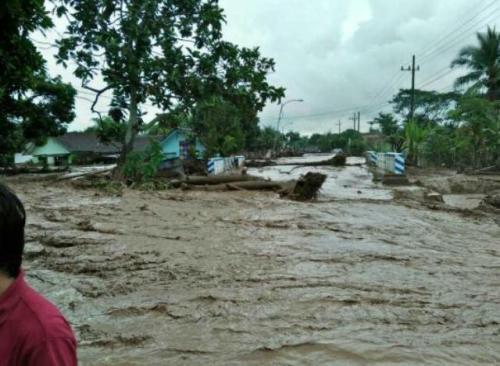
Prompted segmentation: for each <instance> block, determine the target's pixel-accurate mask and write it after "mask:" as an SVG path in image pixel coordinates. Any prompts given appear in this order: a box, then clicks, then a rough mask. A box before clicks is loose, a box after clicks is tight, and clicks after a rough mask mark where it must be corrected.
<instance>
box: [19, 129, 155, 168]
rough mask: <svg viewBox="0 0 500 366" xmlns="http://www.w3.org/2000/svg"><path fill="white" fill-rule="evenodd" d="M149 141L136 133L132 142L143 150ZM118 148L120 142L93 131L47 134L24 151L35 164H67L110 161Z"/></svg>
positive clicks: (117, 153)
mask: <svg viewBox="0 0 500 366" xmlns="http://www.w3.org/2000/svg"><path fill="white" fill-rule="evenodd" d="M148 144H149V137H148V136H138V137H137V138H136V140H135V142H134V150H135V151H144V149H145V148H146V146H147V145H148ZM120 151H121V145H120V144H118V143H102V142H101V141H100V140H99V138H98V137H97V135H96V133H95V132H69V133H67V134H64V135H62V136H58V137H49V138H47V140H46V142H45V144H43V145H40V146H34V145H30V146H28V148H27V151H26V152H25V153H24V154H25V155H30V156H32V159H31V161H32V162H33V163H35V164H45V165H48V166H67V165H71V164H91V163H99V162H100V163H110V162H113V161H116V159H117V158H118V156H119V155H120ZM24 160H26V159H24Z"/></svg>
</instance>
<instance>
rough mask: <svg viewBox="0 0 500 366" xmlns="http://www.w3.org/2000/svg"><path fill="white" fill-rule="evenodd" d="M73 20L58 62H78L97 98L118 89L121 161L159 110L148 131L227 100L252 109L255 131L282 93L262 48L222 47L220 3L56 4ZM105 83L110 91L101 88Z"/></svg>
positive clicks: (103, 0)
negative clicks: (150, 109) (150, 108)
mask: <svg viewBox="0 0 500 366" xmlns="http://www.w3.org/2000/svg"><path fill="white" fill-rule="evenodd" d="M54 1H56V2H57V3H58V4H59V7H58V8H57V12H58V13H59V14H60V15H64V16H66V17H67V18H68V21H69V26H68V28H67V31H66V33H65V34H66V37H65V38H64V39H62V40H60V41H59V46H60V49H59V54H58V56H59V61H60V62H62V63H66V61H67V60H69V59H72V60H74V61H75V62H76V64H77V65H78V66H77V67H76V69H75V74H76V76H78V77H79V78H81V80H82V86H83V87H84V88H86V89H89V90H92V91H94V92H95V93H96V97H95V102H94V104H93V106H92V109H93V110H95V105H96V104H97V101H98V99H99V97H100V96H101V95H102V93H104V92H106V91H108V90H112V91H113V102H112V105H113V106H114V107H115V108H121V109H122V111H123V112H124V113H123V115H124V116H125V118H126V133H125V139H124V141H123V151H122V156H121V161H124V160H125V158H126V156H127V154H128V153H129V152H130V151H131V149H132V146H133V141H134V138H135V136H136V135H137V133H139V132H140V131H141V129H142V128H143V126H141V124H142V120H143V119H146V118H143V113H144V107H145V105H146V104H147V103H150V104H152V105H154V106H156V107H159V108H160V109H162V110H163V111H165V113H164V114H159V115H157V116H156V117H154V118H152V119H151V118H150V119H149V120H147V121H146V125H147V127H148V128H152V127H154V125H155V124H156V123H158V122H160V121H161V120H162V118H165V117H168V116H169V115H170V112H171V111H173V110H176V111H179V110H183V109H184V110H185V112H186V113H187V114H193V113H194V108H195V106H196V104H198V103H203V102H205V101H207V100H210V98H212V97H213V96H221V97H223V98H224V100H226V101H229V102H231V103H232V104H233V105H235V106H237V107H238V108H239V110H241V111H243V110H244V109H246V110H247V111H246V112H245V115H246V116H247V121H248V123H249V124H251V125H252V124H256V121H255V116H256V113H257V112H258V111H259V110H261V109H262V108H263V107H264V105H265V104H266V102H267V101H269V100H271V101H277V100H279V99H280V98H281V97H282V96H283V94H284V90H283V89H281V88H275V87H273V86H271V85H269V84H268V83H267V74H268V73H270V72H272V71H273V70H274V61H273V60H272V59H267V58H262V57H261V55H260V52H259V50H258V49H247V48H239V47H237V46H235V45H233V44H231V43H228V42H224V41H223V40H222V24H223V22H224V15H223V11H222V9H221V8H220V7H219V6H218V1H217V0H78V1H77V0H54ZM98 76H99V77H101V78H102V80H103V81H104V84H102V83H99V82H95V84H94V85H92V82H94V81H95V79H96V78H97V77H98Z"/></svg>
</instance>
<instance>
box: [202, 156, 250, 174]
mask: <svg viewBox="0 0 500 366" xmlns="http://www.w3.org/2000/svg"><path fill="white" fill-rule="evenodd" d="M244 162H245V157H244V156H232V157H229V158H220V157H216V158H212V159H209V160H208V163H207V170H208V174H209V175H219V174H223V173H225V172H228V171H230V170H233V169H238V168H240V167H242V166H243V164H244Z"/></svg>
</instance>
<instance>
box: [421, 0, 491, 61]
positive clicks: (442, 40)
mask: <svg viewBox="0 0 500 366" xmlns="http://www.w3.org/2000/svg"><path fill="white" fill-rule="evenodd" d="M495 3H496V0H493V1H492V2H491V3H489V4H487V5H486V6H485V7H483V8H482V9H480V10H479V11H478V12H477V13H476V14H475V15H474V16H472V17H471V18H469V19H468V20H466V21H465V22H463V23H461V24H460V25H459V26H458V27H456V28H453V29H452V30H450V31H449V32H448V33H446V34H445V35H444V36H442V37H441V38H439V39H438V40H436V41H434V42H433V43H431V44H430V45H428V46H427V47H425V48H424V49H423V50H420V51H419V52H418V54H419V55H421V56H420V57H421V58H422V59H423V58H424V57H425V54H426V53H428V52H429V51H432V49H435V48H436V47H437V46H438V45H439V44H441V43H442V42H445V41H446V40H447V38H449V37H451V36H454V35H456V32H458V31H460V29H462V28H463V27H464V26H466V25H467V24H468V23H470V22H471V21H473V20H474V19H475V18H477V17H478V16H480V15H481V14H483V13H484V12H485V11H486V10H487V9H488V8H490V7H491V6H492V5H494V4H495ZM475 8H476V6H473V7H471V8H470V10H469V11H468V12H466V13H464V16H467V15H469V14H470V13H472V12H473V11H474V10H475Z"/></svg>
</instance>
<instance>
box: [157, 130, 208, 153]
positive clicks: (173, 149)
mask: <svg viewBox="0 0 500 366" xmlns="http://www.w3.org/2000/svg"><path fill="white" fill-rule="evenodd" d="M189 132H190V131H189V130H185V129H181V128H174V129H173V130H172V131H170V132H169V133H168V134H167V135H166V136H165V137H164V138H163V139H161V140H160V145H161V148H162V151H163V153H164V154H165V158H166V159H167V160H170V159H189V158H190V151H191V152H192V153H194V154H195V156H196V157H198V158H200V157H202V156H203V154H204V153H205V150H206V149H205V146H203V144H202V143H201V142H200V141H199V139H191V138H190V137H189ZM193 140H194V141H193Z"/></svg>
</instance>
